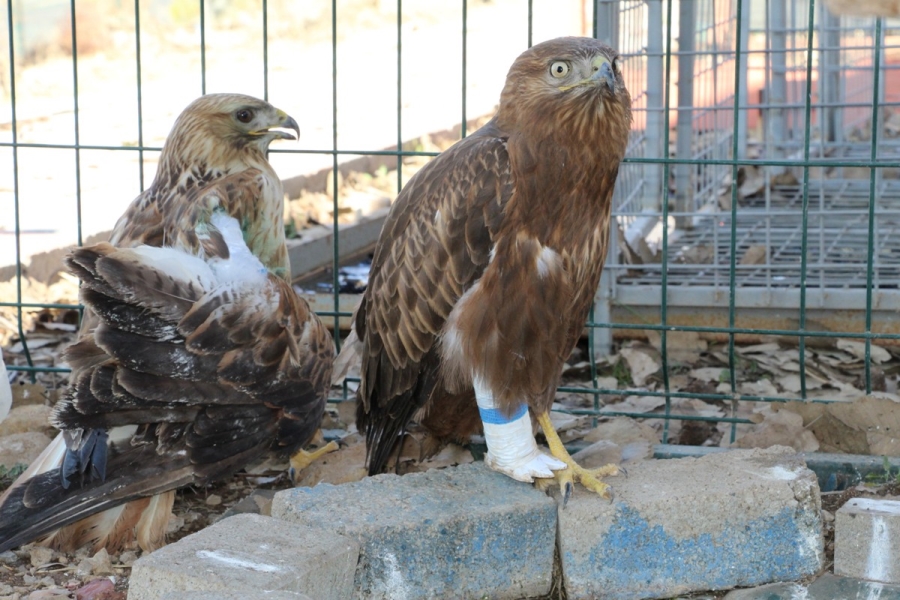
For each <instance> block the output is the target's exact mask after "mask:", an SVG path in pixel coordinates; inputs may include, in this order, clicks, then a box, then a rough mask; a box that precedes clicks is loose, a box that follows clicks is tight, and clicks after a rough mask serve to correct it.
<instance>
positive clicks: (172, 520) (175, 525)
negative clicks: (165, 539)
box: [166, 514, 184, 533]
mask: <svg viewBox="0 0 900 600" xmlns="http://www.w3.org/2000/svg"><path fill="white" fill-rule="evenodd" d="M182 527H184V517H179V516H175V515H174V514H173V515H169V523H168V525H167V526H166V533H175V532H176V531H178V530H180V529H181V528H182Z"/></svg>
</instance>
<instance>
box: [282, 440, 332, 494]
mask: <svg viewBox="0 0 900 600" xmlns="http://www.w3.org/2000/svg"><path fill="white" fill-rule="evenodd" d="M339 448H340V445H338V443H337V442H335V441H334V440H331V441H330V442H328V443H327V444H325V445H324V446H322V447H321V448H319V449H318V450H313V451H312V452H307V451H306V450H303V449H302V448H301V449H300V450H298V451H297V452H295V453H294V454H293V455H292V456H291V468H290V469H289V470H288V475H290V477H291V482H293V483H295V484H296V483H297V478H298V477H299V475H300V473H301V472H302V471H303V469H305V468H306V467H308V466H309V465H311V464H312V463H314V462H315V461H317V460H318V459H320V458H322V457H323V456H325V455H326V454H328V453H330V452H334V451H336V450H338V449H339Z"/></svg>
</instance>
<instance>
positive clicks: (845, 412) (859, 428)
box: [783, 396, 900, 456]
mask: <svg viewBox="0 0 900 600" xmlns="http://www.w3.org/2000/svg"><path fill="white" fill-rule="evenodd" d="M783 410H787V411H791V412H795V413H797V414H799V415H801V416H802V417H803V423H804V426H805V427H806V428H807V429H809V430H810V431H812V432H813V433H814V434H815V436H816V438H817V439H818V440H819V443H820V444H821V448H820V449H821V450H822V451H823V452H846V453H849V454H875V455H884V456H897V455H898V454H900V436H898V432H900V403H898V402H895V401H893V400H890V399H886V398H879V397H876V396H863V397H861V398H859V399H857V400H856V401H854V402H837V403H834V404H809V403H803V402H788V403H787V404H785V405H784V407H783Z"/></svg>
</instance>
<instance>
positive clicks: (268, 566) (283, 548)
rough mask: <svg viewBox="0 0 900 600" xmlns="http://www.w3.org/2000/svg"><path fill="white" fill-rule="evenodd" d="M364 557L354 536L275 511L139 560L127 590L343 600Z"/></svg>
mask: <svg viewBox="0 0 900 600" xmlns="http://www.w3.org/2000/svg"><path fill="white" fill-rule="evenodd" d="M358 558H359V546H358V545H357V544H356V542H355V541H353V540H351V539H349V538H345V537H342V536H340V535H337V534H333V535H321V533H318V532H317V533H316V534H312V535H311V534H310V532H309V531H308V530H306V529H304V528H303V527H298V526H295V525H291V524H290V523H285V522H283V521H277V520H275V519H272V518H270V517H263V516H260V515H249V514H248V515H237V516H234V517H231V518H229V519H223V520H221V521H219V522H218V523H215V524H214V525H212V526H210V527H207V528H206V529H204V530H202V531H199V532H197V533H194V534H192V535H189V536H187V537H185V538H183V539H181V540H179V541H178V542H176V543H174V544H169V545H168V546H165V547H164V548H160V549H159V550H157V551H155V552H152V553H150V554H147V555H145V556H142V557H141V558H139V559H138V560H137V561H135V563H134V565H133V566H132V569H131V579H130V580H129V588H128V597H129V598H130V600H156V599H160V598H164V597H166V595H167V594H172V593H178V597H179V598H181V597H183V596H182V594H183V593H185V592H209V593H213V594H214V595H215V597H217V598H225V597H226V596H225V594H236V595H237V596H238V597H243V598H266V597H268V596H266V594H268V593H269V592H273V591H281V592H286V593H287V592H293V593H299V594H306V595H307V596H310V597H311V598H316V599H317V600H319V599H326V598H327V599H333V600H343V599H344V598H348V597H349V596H350V594H351V593H352V590H353V573H354V571H355V570H356V563H357V560H358ZM276 598H277V600H281V597H278V596H275V597H273V600H275V599H276Z"/></svg>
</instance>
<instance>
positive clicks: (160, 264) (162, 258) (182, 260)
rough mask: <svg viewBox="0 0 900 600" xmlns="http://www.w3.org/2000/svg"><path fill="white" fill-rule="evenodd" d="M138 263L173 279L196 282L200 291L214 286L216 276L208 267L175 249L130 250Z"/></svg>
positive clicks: (152, 247)
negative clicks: (138, 260)
mask: <svg viewBox="0 0 900 600" xmlns="http://www.w3.org/2000/svg"><path fill="white" fill-rule="evenodd" d="M130 251H131V252H134V254H135V255H136V256H137V258H138V259H140V262H141V263H142V264H144V265H146V266H148V267H150V268H152V269H154V270H156V271H159V272H160V273H166V274H167V275H170V276H171V277H172V278H173V279H179V280H182V281H191V280H194V281H196V282H197V283H198V284H199V285H200V287H201V288H202V289H205V290H208V289H211V288H213V287H215V285H216V276H215V274H214V273H213V271H212V270H211V269H210V268H209V265H207V264H206V262H204V261H203V259H201V258H197V257H196V256H194V255H192V254H188V253H187V252H184V251H183V250H179V249H177V248H157V247H154V246H138V247H137V248H132V249H131V250H130Z"/></svg>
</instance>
